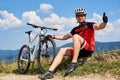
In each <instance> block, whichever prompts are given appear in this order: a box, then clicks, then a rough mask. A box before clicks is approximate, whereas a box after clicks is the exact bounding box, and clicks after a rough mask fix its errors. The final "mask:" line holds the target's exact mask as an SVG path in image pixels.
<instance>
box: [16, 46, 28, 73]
mask: <svg viewBox="0 0 120 80" xmlns="http://www.w3.org/2000/svg"><path fill="white" fill-rule="evenodd" d="M29 66H30V48H29V47H28V46H27V45H23V46H22V47H21V49H20V51H19V54H18V70H19V72H20V73H21V74H25V73H27V71H28V69H29Z"/></svg>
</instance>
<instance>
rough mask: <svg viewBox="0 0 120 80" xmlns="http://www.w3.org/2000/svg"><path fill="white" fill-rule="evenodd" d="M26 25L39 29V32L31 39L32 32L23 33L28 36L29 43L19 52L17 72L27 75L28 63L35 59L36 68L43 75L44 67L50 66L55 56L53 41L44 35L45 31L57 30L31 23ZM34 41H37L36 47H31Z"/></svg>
mask: <svg viewBox="0 0 120 80" xmlns="http://www.w3.org/2000/svg"><path fill="white" fill-rule="evenodd" d="M27 25H30V26H32V27H33V28H37V29H39V32H38V33H37V34H36V35H35V37H34V38H33V39H32V38H31V36H30V35H31V32H32V31H27V32H25V33H26V34H28V37H29V43H28V44H25V45H23V46H22V47H21V48H20V50H19V53H18V70H19V72H20V73H22V74H25V73H27V71H28V69H29V67H30V63H31V62H34V60H35V58H37V64H38V68H39V70H40V72H41V73H44V71H45V70H46V69H47V68H46V66H47V67H49V66H50V64H51V63H52V61H53V59H54V57H55V55H56V44H55V41H54V40H53V38H52V37H51V36H50V35H49V36H48V35H46V33H47V30H52V31H56V30H57V29H56V28H48V27H44V26H38V25H35V24H31V23H27ZM36 40H38V41H37V43H36V45H33V43H34V42H35V41H36Z"/></svg>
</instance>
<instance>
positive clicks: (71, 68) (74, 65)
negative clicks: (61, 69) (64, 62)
mask: <svg viewBox="0 0 120 80" xmlns="http://www.w3.org/2000/svg"><path fill="white" fill-rule="evenodd" d="M77 66H78V64H77V63H73V62H72V63H71V64H70V65H69V66H68V69H67V71H66V74H68V73H71V72H72V71H73V70H75V69H76V68H77Z"/></svg>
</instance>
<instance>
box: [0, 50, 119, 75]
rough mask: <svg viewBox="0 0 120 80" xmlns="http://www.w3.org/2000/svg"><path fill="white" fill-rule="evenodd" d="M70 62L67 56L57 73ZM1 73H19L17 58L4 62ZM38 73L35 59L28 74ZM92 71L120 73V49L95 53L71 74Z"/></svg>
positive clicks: (82, 73)
mask: <svg viewBox="0 0 120 80" xmlns="http://www.w3.org/2000/svg"><path fill="white" fill-rule="evenodd" d="M70 62H71V60H70V59H68V58H66V57H65V59H64V60H63V62H62V64H61V65H60V66H59V67H58V68H57V73H61V74H63V73H64V72H65V70H66V69H67V66H68V64H69V63H70ZM0 73H19V72H18V69H17V60H16V61H15V62H13V63H9V64H6V63H4V62H2V64H1V65H0ZM38 73H40V71H39V69H38V66H37V62H36V61H35V64H34V68H33V67H32V66H31V67H30V69H29V70H28V73H27V74H38ZM91 73H99V74H103V75H104V73H110V74H114V75H120V50H116V51H111V52H106V53H104V54H103V53H102V54H93V56H92V57H90V58H88V60H87V61H86V62H85V64H84V65H81V66H79V67H78V68H77V69H76V70H75V71H74V72H73V73H71V74H70V75H71V76H72V75H85V74H91Z"/></svg>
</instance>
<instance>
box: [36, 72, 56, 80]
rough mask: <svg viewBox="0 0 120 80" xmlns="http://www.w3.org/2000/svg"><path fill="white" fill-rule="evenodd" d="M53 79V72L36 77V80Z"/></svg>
mask: <svg viewBox="0 0 120 80" xmlns="http://www.w3.org/2000/svg"><path fill="white" fill-rule="evenodd" d="M53 77H54V74H53V72H51V71H49V70H47V71H46V72H45V73H44V74H42V75H39V76H38V78H40V79H42V80H45V79H50V78H53Z"/></svg>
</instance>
